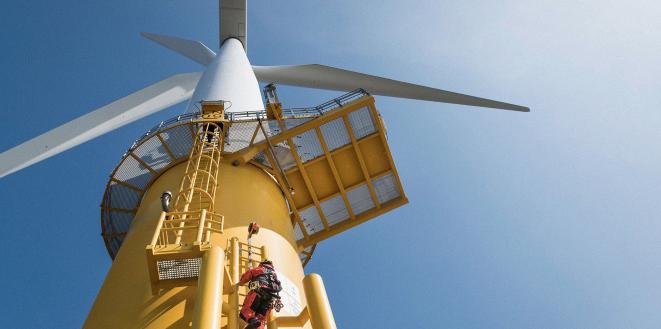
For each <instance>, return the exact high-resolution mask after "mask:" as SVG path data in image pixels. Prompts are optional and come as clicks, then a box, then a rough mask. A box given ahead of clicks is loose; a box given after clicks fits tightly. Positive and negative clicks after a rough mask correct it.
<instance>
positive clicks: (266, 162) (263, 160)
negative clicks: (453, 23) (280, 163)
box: [253, 152, 273, 168]
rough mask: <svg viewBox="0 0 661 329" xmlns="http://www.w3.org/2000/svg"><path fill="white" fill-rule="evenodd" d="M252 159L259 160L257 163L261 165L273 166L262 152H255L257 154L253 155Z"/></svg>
mask: <svg viewBox="0 0 661 329" xmlns="http://www.w3.org/2000/svg"><path fill="white" fill-rule="evenodd" d="M253 159H254V160H255V161H257V162H259V163H261V164H263V165H265V166H267V167H269V168H273V166H272V165H271V163H270V162H269V159H267V158H266V155H265V154H264V152H259V153H257V155H255V157H254V158H253Z"/></svg>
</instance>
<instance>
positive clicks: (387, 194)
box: [373, 173, 399, 203]
mask: <svg viewBox="0 0 661 329" xmlns="http://www.w3.org/2000/svg"><path fill="white" fill-rule="evenodd" d="M373 184H374V189H375V190H376V196H377V197H378V199H379V202H381V203H385V202H388V201H390V200H392V199H394V198H397V197H399V189H398V188H397V184H396V183H395V176H394V175H393V174H392V173H388V174H387V175H384V176H381V177H379V178H377V179H375V180H373Z"/></svg>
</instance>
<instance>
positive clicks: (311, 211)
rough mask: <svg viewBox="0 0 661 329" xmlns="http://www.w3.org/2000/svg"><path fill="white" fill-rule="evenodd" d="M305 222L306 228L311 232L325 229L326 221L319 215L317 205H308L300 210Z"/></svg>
mask: <svg viewBox="0 0 661 329" xmlns="http://www.w3.org/2000/svg"><path fill="white" fill-rule="evenodd" d="M298 213H299V215H301V219H302V220H303V223H304V224H305V230H306V231H308V233H310V234H314V233H317V232H321V231H322V230H323V229H324V223H323V222H322V221H321V217H319V212H318V211H317V208H315V207H308V208H306V209H305V210H301V211H299V212H298Z"/></svg>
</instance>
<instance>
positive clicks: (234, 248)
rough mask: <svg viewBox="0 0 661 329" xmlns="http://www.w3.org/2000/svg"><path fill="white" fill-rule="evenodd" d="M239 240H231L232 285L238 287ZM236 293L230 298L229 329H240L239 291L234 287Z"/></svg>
mask: <svg viewBox="0 0 661 329" xmlns="http://www.w3.org/2000/svg"><path fill="white" fill-rule="evenodd" d="M239 248H240V247H239V239H237V238H232V239H231V240H230V255H229V256H230V257H231V259H230V279H231V280H232V284H234V285H236V284H237V282H239V277H240V275H241V273H239V271H240V264H239V262H240V256H239V253H240V251H239V250H240V249H239ZM234 288H235V289H234V291H233V292H232V293H231V294H230V295H229V296H228V303H229V305H230V311H229V312H228V318H227V329H238V328H239V307H240V305H239V289H238V287H234Z"/></svg>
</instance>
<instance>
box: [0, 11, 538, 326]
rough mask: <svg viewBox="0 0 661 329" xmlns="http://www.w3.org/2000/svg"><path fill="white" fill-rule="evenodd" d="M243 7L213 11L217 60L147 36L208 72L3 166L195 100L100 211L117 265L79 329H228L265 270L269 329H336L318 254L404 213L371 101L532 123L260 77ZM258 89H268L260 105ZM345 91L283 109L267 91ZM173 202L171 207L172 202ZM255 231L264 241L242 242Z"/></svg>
mask: <svg viewBox="0 0 661 329" xmlns="http://www.w3.org/2000/svg"><path fill="white" fill-rule="evenodd" d="M246 18H247V16H246V1H245V0H234V1H226V0H223V1H220V41H221V43H220V48H219V50H218V53H216V52H214V51H212V50H210V49H209V48H208V47H206V46H205V45H203V44H202V43H200V42H197V41H191V40H185V39H180V38H175V37H168V36H163V35H156V34H150V33H144V34H143V36H145V37H147V38H149V39H151V40H153V41H155V42H157V43H159V44H161V45H163V46H165V47H167V48H169V49H171V50H174V51H176V52H178V53H180V54H181V55H183V56H186V57H188V58H190V59H192V60H194V61H196V62H197V63H199V64H201V65H203V66H204V67H205V69H204V71H203V72H194V73H186V74H177V75H174V76H172V77H170V78H167V79H165V80H163V81H160V82H158V83H155V84H153V85H151V86H149V87H147V88H145V89H142V90H140V91H137V92H135V93H133V94H131V95H129V96H127V97H124V98H122V99H120V100H117V101H115V102H113V103H111V104H109V105H107V106H104V107H102V108H100V109H98V110H96V111H93V112H91V113H89V114H86V115H84V116H82V117H80V118H78V119H75V120H73V121H71V122H69V123H67V124H64V125H62V126H60V127H58V128H55V129H53V130H51V131H49V132H47V133H45V134H43V135H40V136H38V137H36V138H33V139H32V140H30V141H27V142H25V143H23V144H21V145H19V146H17V147H14V148H12V149H10V150H8V151H5V152H3V153H2V154H0V177H3V176H5V175H8V174H10V173H12V172H15V171H17V170H20V169H22V168H25V167H27V166H29V165H31V164H34V163H36V162H38V161H41V160H44V159H46V158H48V157H50V156H53V155H55V154H57V153H59V152H62V151H64V150H66V149H69V148H71V147H74V146H76V145H78V144H80V143H83V142H85V141H87V140H90V139H92V138H94V137H96V136H99V135H102V134H104V133H106V132H108V131H111V130H113V129H116V128H118V127H121V126H123V125H125V124H128V123H130V122H133V121H135V120H138V119H140V118H142V117H144V116H146V115H149V114H151V113H154V112H156V111H159V110H162V109H164V108H167V107H169V106H171V105H174V104H177V103H180V102H182V101H187V100H189V99H190V102H189V106H188V110H187V111H186V114H182V115H179V116H177V117H174V118H172V119H170V120H167V121H164V122H161V123H160V124H159V125H157V126H155V127H153V128H152V129H150V130H149V131H148V132H147V133H146V134H144V135H143V136H141V137H140V138H139V139H138V140H137V141H135V142H134V143H133V144H132V145H131V147H130V148H129V149H128V151H127V152H126V153H125V154H124V155H123V156H122V158H121V161H120V162H119V164H118V165H117V167H116V168H115V169H114V171H113V172H112V174H111V175H110V179H109V181H108V183H107V185H106V189H105V193H104V195H103V200H102V205H101V231H102V236H103V239H104V242H105V245H106V248H107V250H108V253H109V254H110V257H111V258H112V259H113V262H112V266H111V268H110V271H109V272H108V275H107V277H106V279H105V281H104V283H103V286H102V287H101V289H100V291H99V293H98V295H97V297H96V300H95V302H94V304H93V306H92V309H91V311H90V313H89V315H88V317H87V319H86V321H85V324H84V327H85V328H113V329H115V328H190V327H192V328H204V329H219V328H225V329H237V328H243V326H244V325H245V323H244V322H243V321H242V320H240V318H239V310H240V307H241V305H242V302H243V299H244V298H245V296H246V294H247V292H248V291H247V288H246V287H242V286H239V285H238V284H237V283H238V281H239V277H240V275H241V274H242V273H243V272H244V271H246V270H247V269H249V268H250V267H252V266H255V264H256V262H258V261H260V260H263V259H266V258H268V259H270V260H271V261H272V262H273V264H274V265H275V268H276V270H277V274H278V278H279V279H280V280H281V281H282V286H283V290H282V291H281V292H280V295H281V297H282V302H283V304H284V307H283V309H282V310H281V312H278V313H272V314H271V317H270V318H269V320H268V328H269V329H274V328H313V329H330V328H335V327H336V325H335V321H334V318H333V313H332V310H331V306H330V304H329V300H328V297H327V294H326V291H325V289H324V284H323V281H322V279H321V277H320V276H319V275H317V274H307V275H306V273H305V271H304V267H305V265H306V264H307V263H308V262H309V261H310V258H311V257H312V255H313V253H314V250H315V247H316V245H317V244H318V243H320V242H321V241H323V240H325V239H328V238H331V237H333V236H334V235H336V234H339V233H341V232H344V231H346V230H348V229H351V228H352V227H355V226H357V225H360V224H361V223H364V222H365V221H368V220H370V219H372V218H375V217H377V216H379V215H381V214H384V213H386V212H389V211H391V210H393V209H395V208H397V207H400V206H402V205H404V204H406V203H407V202H408V200H407V198H406V194H405V193H404V188H403V187H402V183H401V181H400V178H399V176H398V174H397V168H396V166H395V162H394V160H393V157H392V155H391V153H390V149H389V147H388V142H387V134H386V130H385V126H384V123H383V120H382V117H381V116H380V114H379V112H378V111H377V109H376V107H375V100H374V97H373V96H372V95H385V96H392V97H401V98H410V99H419V100H427V101H435V102H443V103H452V104H461V105H470V106H481V107H488V108H495V109H505V110H513V111H523V112H527V111H528V108H526V107H522V106H518V105H513V104H508V103H503V102H498V101H493V100H488V99H484V98H479V97H474V96H468V95H463V94H458V93H454V92H449V91H444V90H440V89H434V88H430V87H424V86H419V85H414V84H410V83H405V82H400V81H396V80H391V79H386V78H381V77H376V76H371V75H367V74H362V73H357V72H352V71H347V70H343V69H339V68H333V67H329V66H323V65H317V64H311V65H284V66H253V65H251V64H250V62H249V61H248V58H247V55H246V45H247V36H246V24H247V19H246ZM259 82H264V83H268V84H267V85H266V87H264V89H263V93H262V92H261V91H260V88H259ZM273 83H277V84H283V85H293V86H301V87H309V88H319V89H328V90H337V91H343V92H347V93H346V94H344V95H342V96H340V97H337V98H335V99H332V100H330V101H328V102H326V103H323V104H320V105H318V106H314V107H309V108H292V109H287V108H283V106H282V104H281V103H280V100H279V99H278V96H277V94H276V88H275V84H273ZM170 200H172V201H171V202H170ZM251 222H256V223H258V224H259V225H260V226H261V229H260V231H259V234H257V235H255V236H253V237H252V239H250V241H249V240H248V239H247V233H248V231H247V228H248V225H249V224H250V223H251Z"/></svg>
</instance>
